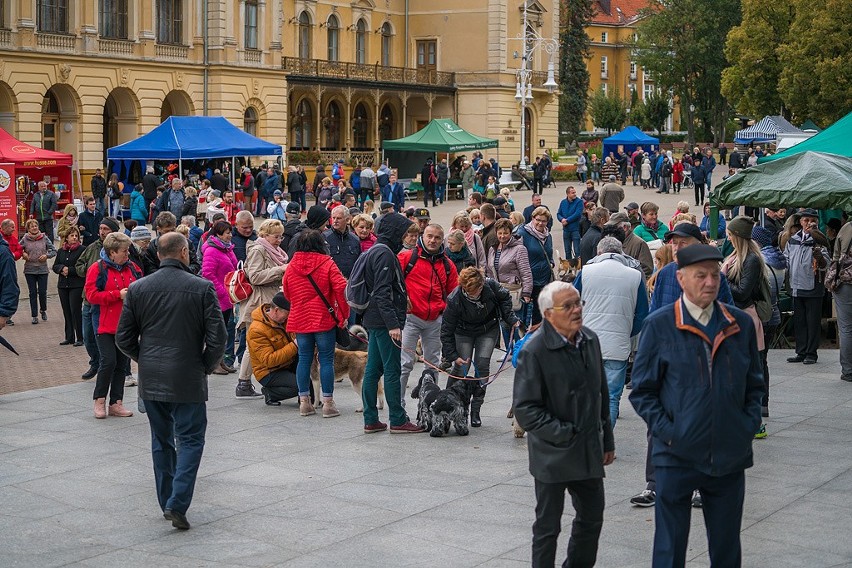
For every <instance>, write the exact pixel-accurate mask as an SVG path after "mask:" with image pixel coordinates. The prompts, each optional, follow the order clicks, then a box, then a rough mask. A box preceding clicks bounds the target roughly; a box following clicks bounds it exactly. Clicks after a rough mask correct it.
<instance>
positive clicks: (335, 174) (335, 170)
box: [331, 164, 342, 181]
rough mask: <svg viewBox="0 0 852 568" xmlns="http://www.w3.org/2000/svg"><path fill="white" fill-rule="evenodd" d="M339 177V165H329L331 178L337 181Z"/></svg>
mask: <svg viewBox="0 0 852 568" xmlns="http://www.w3.org/2000/svg"><path fill="white" fill-rule="evenodd" d="M341 177H342V176H341V175H340V165H338V164H334V165H333V166H331V179H333V180H334V181H337V180H339V179H340V178H341Z"/></svg>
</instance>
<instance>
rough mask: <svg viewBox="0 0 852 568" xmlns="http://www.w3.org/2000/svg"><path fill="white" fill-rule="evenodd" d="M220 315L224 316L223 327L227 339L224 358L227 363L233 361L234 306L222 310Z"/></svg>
mask: <svg viewBox="0 0 852 568" xmlns="http://www.w3.org/2000/svg"><path fill="white" fill-rule="evenodd" d="M222 317H223V318H225V329H226V330H227V332H228V340H227V342H226V343H225V359H226V360H227V361H228V362H229V363H233V361H234V340H235V339H236V338H235V335H236V330H235V327H236V322H235V321H234V308H231V309H230V310H225V311H223V312H222Z"/></svg>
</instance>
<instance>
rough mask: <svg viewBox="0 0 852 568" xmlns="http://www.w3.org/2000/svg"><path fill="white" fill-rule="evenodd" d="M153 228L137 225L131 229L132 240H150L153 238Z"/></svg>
mask: <svg viewBox="0 0 852 568" xmlns="http://www.w3.org/2000/svg"><path fill="white" fill-rule="evenodd" d="M151 237H152V235H151V229H149V228H148V227H145V226H144V225H142V226H136V227H135V228H134V229H133V230H132V231H130V240H131V241H133V242H136V241H146V240H147V241H150V240H151Z"/></svg>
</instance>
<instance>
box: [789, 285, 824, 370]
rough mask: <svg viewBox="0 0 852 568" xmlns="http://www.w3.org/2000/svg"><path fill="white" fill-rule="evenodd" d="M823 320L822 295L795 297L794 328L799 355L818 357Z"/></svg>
mask: <svg viewBox="0 0 852 568" xmlns="http://www.w3.org/2000/svg"><path fill="white" fill-rule="evenodd" d="M821 321H822V296H820V297H819V298H799V297H794V298H793V328H794V332H795V333H794V334H795V336H796V354H797V355H799V356H801V357H813V358H814V359H816V358H817V349H819V339H820V323H821Z"/></svg>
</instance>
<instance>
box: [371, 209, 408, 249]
mask: <svg viewBox="0 0 852 568" xmlns="http://www.w3.org/2000/svg"><path fill="white" fill-rule="evenodd" d="M409 226H411V221H410V220H409V219H408V218H407V217H405V216H404V215H400V214H399V213H386V214H385V215H382V217H381V222H380V223H378V227H377V228H376V240H377V241H378V242H381V243H383V244H385V245H387V246H388V247H390V249H391V250H392V251H393V252H394V254H396V253H398V252H399V251H400V250H402V237H404V236H405V232H406V231H407V230H408V227H409Z"/></svg>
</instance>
